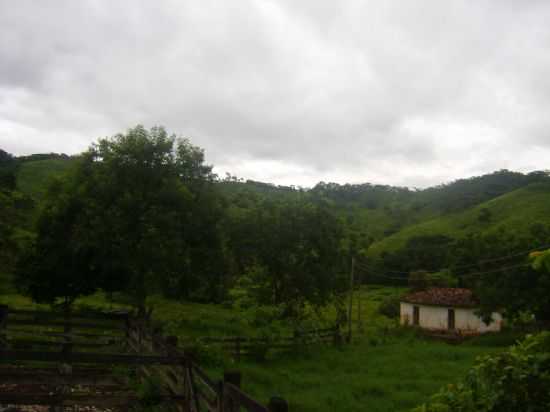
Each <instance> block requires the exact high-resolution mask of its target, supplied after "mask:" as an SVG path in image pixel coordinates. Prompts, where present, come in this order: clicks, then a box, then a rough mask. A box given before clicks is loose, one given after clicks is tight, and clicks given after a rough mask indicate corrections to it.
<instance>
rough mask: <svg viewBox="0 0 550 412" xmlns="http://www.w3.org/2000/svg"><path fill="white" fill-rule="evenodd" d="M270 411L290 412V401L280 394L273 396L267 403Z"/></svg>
mask: <svg viewBox="0 0 550 412" xmlns="http://www.w3.org/2000/svg"><path fill="white" fill-rule="evenodd" d="M267 409H269V412H288V402H287V401H286V400H284V399H283V398H281V397H280V396H272V397H271V399H270V400H269V403H268V404H267Z"/></svg>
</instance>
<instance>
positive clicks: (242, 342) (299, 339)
mask: <svg viewBox="0 0 550 412" xmlns="http://www.w3.org/2000/svg"><path fill="white" fill-rule="evenodd" d="M199 341H200V342H203V343H213V344H219V345H221V347H222V349H224V350H226V351H227V352H229V353H231V355H232V356H233V358H234V359H235V360H237V361H239V360H240V359H241V357H242V356H248V355H252V354H254V353H255V351H257V350H258V349H265V350H270V349H278V350H295V349H296V348H297V347H300V346H303V345H312V344H317V343H325V344H335V345H338V344H340V343H342V335H341V333H340V327H339V326H333V327H330V328H323V329H313V330H308V331H300V332H295V333H294V334H293V335H292V336H280V337H276V338H273V339H268V338H257V337H247V336H224V337H214V336H205V337H202V338H199Z"/></svg>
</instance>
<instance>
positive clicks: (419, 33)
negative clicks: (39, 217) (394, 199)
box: [0, 0, 550, 186]
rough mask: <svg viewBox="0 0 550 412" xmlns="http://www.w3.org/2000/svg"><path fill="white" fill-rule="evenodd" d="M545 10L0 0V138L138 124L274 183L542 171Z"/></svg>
mask: <svg viewBox="0 0 550 412" xmlns="http://www.w3.org/2000/svg"><path fill="white" fill-rule="evenodd" d="M549 20H550V3H547V2H542V1H541V2H529V3H525V2H521V3H520V2H514V1H496V0H495V1H479V2H459V1H451V2H440V1H435V0H434V1H421V2H413V3H408V2H407V3H405V2H401V1H386V2H363V1H352V0H349V1H342V2H333V1H321V0H315V1H305V0H304V1H300V2H295V1H286V0H285V1H283V0H281V1H274V0H271V1H269V0H264V1H251V0H249V1H243V2H221V1H213V0H210V1H200V2H198V1H197V2H193V1H190V2H179V1H169V0H166V1H158V2H155V3H154V4H153V3H150V2H146V1H117V2H115V3H113V2H109V1H106V0H103V1H92V0H90V1H79V2H74V1H58V2H55V3H53V5H52V4H51V3H48V4H45V3H37V2H33V1H25V0H20V1H18V2H12V1H8V0H0V147H2V148H3V149H5V150H8V151H11V152H14V153H17V154H27V153H32V152H44V151H48V152H49V151H57V152H68V153H74V152H78V151H80V150H83V149H84V148H85V147H86V146H87V145H88V144H90V143H91V142H92V141H94V140H96V139H97V138H98V137H102V136H106V135H111V134H115V133H117V132H120V131H123V130H125V129H127V128H128V127H132V126H134V125H136V124H138V123H142V124H145V125H146V126H152V125H155V124H162V125H164V126H165V127H166V128H167V129H168V130H169V131H170V132H174V133H177V134H180V135H184V136H187V137H190V138H191V139H192V141H193V142H194V143H195V144H197V145H199V146H202V147H204V148H205V149H206V151H207V157H208V160H209V161H210V162H212V163H214V164H215V165H216V166H217V170H218V171H220V172H222V174H223V172H225V171H229V172H231V173H233V174H238V175H242V177H244V178H252V179H256V180H264V181H272V182H276V183H281V184H295V185H312V184H314V183H315V182H317V181H319V180H325V181H339V182H345V181H349V182H364V181H372V182H376V183H389V184H400V185H409V186H425V185H429V184H436V183H440V182H441V181H446V180H450V179H453V178H459V177H463V176H469V175H471V174H479V173H485V172H490V171H493V170H495V169H500V168H504V167H507V168H512V169H519V170H524V171H527V170H530V169H544V168H547V167H548V166H547V163H546V162H545V159H547V158H548V157H547V154H548V151H549V150H550V136H549V135H548V130H550V128H549V127H550V118H549V117H548V115H547V113H548V112H549V108H550V107H549V106H550V80H549V78H548V75H547V73H548V72H549V70H550V54H549V53H548V51H549V49H550V25H548V24H547V22H548V21H549Z"/></svg>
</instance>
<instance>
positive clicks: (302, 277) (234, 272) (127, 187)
mask: <svg viewBox="0 0 550 412" xmlns="http://www.w3.org/2000/svg"><path fill="white" fill-rule="evenodd" d="M49 159H54V160H59V159H67V160H68V159H69V158H68V157H67V156H66V155H56V154H46V155H31V156H26V157H24V158H14V157H12V156H10V155H9V154H7V153H5V152H1V153H0V179H1V181H2V182H3V183H2V189H1V194H2V197H0V207H1V208H2V216H10V213H11V214H13V216H14V218H10V219H3V220H2V221H1V222H0V230H2V233H3V234H4V235H3V236H2V241H3V242H4V243H5V245H3V247H2V251H3V257H0V259H3V261H4V262H6V263H5V264H3V267H4V268H5V270H6V272H15V274H16V285H17V287H18V288H19V290H20V291H22V292H23V293H25V294H27V295H30V296H32V297H33V298H34V299H35V300H37V301H40V302H49V303H54V302H57V303H64V304H70V303H71V302H72V301H73V300H74V299H75V298H77V297H78V296H82V295H86V294H89V293H93V292H94V291H96V290H98V289H101V290H104V291H106V292H108V293H113V292H117V291H123V292H124V293H126V294H129V295H130V296H132V298H133V299H134V302H135V304H136V305H137V306H139V307H141V308H143V307H144V303H145V300H146V296H147V295H148V294H150V293H163V294H164V295H166V296H168V297H172V298H182V299H188V300H195V301H203V302H222V301H224V300H226V299H228V297H235V296H241V297H243V296H245V297H246V299H247V300H248V301H250V302H253V303H255V304H260V305H261V304H265V305H277V306H280V307H282V308H283V312H284V313H285V314H287V315H295V314H297V313H299V312H300V310H302V309H303V308H304V307H315V306H321V305H324V304H326V303H327V302H329V301H333V300H338V299H341V298H342V296H343V295H342V294H343V292H344V291H345V290H346V289H347V286H348V281H347V280H346V279H347V277H348V275H349V271H350V261H351V257H352V256H358V257H360V256H362V255H364V254H365V252H366V251H367V250H368V248H369V246H370V245H371V244H372V243H373V242H375V241H376V240H379V239H381V238H382V237H384V236H388V235H390V234H391V233H393V232H395V231H397V230H399V228H401V227H404V226H406V225H408V224H410V223H413V222H416V221H419V220H422V219H426V218H429V217H433V216H437V215H440V214H444V213H449V212H450V211H451V212H454V211H457V210H462V209H466V208H469V207H471V206H472V205H476V204H479V203H481V202H484V201H487V200H489V199H492V198H495V197H497V196H500V195H502V194H504V193H507V192H510V191H513V190H515V189H517V188H519V187H523V186H526V185H529V184H531V183H533V182H539V181H548V180H549V177H548V174H547V173H546V172H534V173H530V174H526V175H525V174H521V173H515V172H510V171H506V170H502V171H498V172H495V173H492V174H489V175H485V176H481V177H475V178H471V179H464V180H459V181H456V182H453V183H451V184H448V185H442V186H438V187H435V188H430V189H425V190H411V189H408V188H401V187H392V186H384V185H371V184H360V185H349V184H346V185H339V184H335V183H324V182H321V183H319V184H317V185H316V186H315V187H313V188H311V189H303V188H299V187H298V188H297V187H294V186H276V185H271V184H266V183H262V182H254V181H242V180H241V179H238V178H236V177H234V176H231V175H227V176H226V177H225V178H223V179H221V178H219V177H218V176H216V175H215V174H214V173H213V171H212V167H211V166H210V165H207V164H206V163H205V160H204V152H203V150H202V149H200V148H198V147H196V146H194V145H193V144H191V142H189V141H188V140H182V139H177V138H176V137H174V136H169V135H168V134H167V132H166V131H165V130H164V129H163V128H153V129H151V130H146V129H144V128H143V127H140V126H138V127H136V128H134V129H131V130H129V131H128V132H127V133H125V134H119V135H116V136H114V137H112V138H108V139H101V140H99V141H98V142H97V143H96V144H94V145H92V146H91V147H90V149H89V150H88V151H86V152H85V153H83V154H81V155H80V156H77V157H72V158H71V162H70V163H71V167H70V168H69V170H68V172H67V173H66V175H65V176H64V177H63V178H59V179H56V180H54V182H53V183H52V184H51V185H50V187H49V188H48V190H47V192H46V195H45V196H44V198H43V199H42V200H41V201H40V202H39V204H38V205H37V206H36V208H37V209H38V213H33V214H32V215H33V218H32V220H31V219H29V213H28V212H27V210H28V205H29V203H28V202H27V203H25V201H24V200H25V199H27V200H29V199H28V198H26V197H25V196H24V195H21V194H20V193H19V192H18V191H17V187H16V179H15V174H16V171H17V167H18V165H21V164H22V162H30V161H37V160H38V161H42V160H49ZM25 204H26V206H24V205H25ZM35 216H36V217H35ZM483 219H491V216H483V214H480V221H481V220H483ZM22 233H26V234H27V235H26V236H21V234H22ZM29 233H32V235H29ZM530 233H531V235H529V236H527V237H526V236H522V237H519V236H517V235H516V234H515V233H507V232H497V233H496V234H493V235H491V236H481V235H479V236H478V235H471V236H467V237H465V238H460V239H454V238H451V237H447V236H443V235H423V236H416V237H413V238H411V239H409V240H408V242H407V243H406V245H405V246H404V247H402V248H401V249H399V250H397V251H395V252H391V253H387V252H386V253H383V254H382V255H381V258H380V259H379V260H378V261H375V262H369V265H371V268H372V269H373V270H374V273H379V274H382V275H383V276H381V277H380V278H376V276H373V275H372V273H370V274H369V276H368V277H366V278H364V279H365V280H366V281H368V282H371V281H372V282H376V283H387V284H392V283H398V284H402V282H400V281H399V280H400V279H403V280H404V281H405V282H406V281H407V279H408V278H409V275H410V274H411V273H413V272H426V273H429V274H430V276H434V272H437V271H440V270H441V269H443V270H445V271H446V272H448V274H450V275H451V276H452V277H453V278H454V279H455V280H456V283H457V284H459V285H463V286H469V287H470V286H474V287H477V284H476V283H475V282H473V281H472V279H473V277H472V278H470V277H469V275H471V274H473V273H476V272H479V271H487V270H492V269H495V268H496V265H495V264H494V263H479V262H481V261H482V260H483V259H486V258H487V257H490V256H502V255H505V254H506V253H511V252H517V251H518V250H522V249H529V247H531V246H532V245H533V244H543V243H546V241H547V240H548V239H549V236H550V234H549V230H548V228H547V227H545V226H543V225H539V226H536V225H535V226H533V227H532V228H531V231H530ZM548 243H550V242H548ZM8 244H9V245H8ZM524 257H525V256H522V257H516V260H514V261H513V262H518V261H521V259H524ZM16 260H17V261H18V265H17V268H15V262H16ZM526 270H529V269H528V268H527V269H526ZM503 273H506V272H501V273H498V279H506V277H505V276H502V275H503ZM512 273H517V271H516V272H510V275H509V277H508V278H507V279H508V280H507V281H506V282H507V283H506V282H505V283H506V284H507V285H514V282H513V275H512ZM495 276H497V275H495ZM443 277H444V278H445V277H446V275H445V276H443ZM396 279H397V280H396ZM486 279H488V278H486ZM522 279H523V278H522ZM525 279H531V280H532V279H534V277H533V275H531V274H530V273H528V274H527V275H526V276H525ZM536 279H538V278H536ZM531 284H533V283H532V282H531ZM535 284H538V283H536V282H535ZM501 289H505V288H501ZM494 290H495V289H494V288H492V289H491V288H488V287H485V288H484V289H483V291H481V289H480V294H482V293H485V296H486V301H487V302H489V303H490V305H489V306H491V307H493V306H494V305H497V304H499V299H502V295H499V294H498V293H496V292H494ZM525 290H526V291H528V290H529V288H526V289H525ZM544 290H548V288H546V289H544ZM491 291H493V292H491ZM489 292H491V293H489ZM525 293H529V292H525ZM518 301H519V302H523V303H521V304H518V305H517V306H518V309H517V310H518V312H519V311H520V308H525V307H527V305H526V303H525V302H526V300H525V299H524V298H521V299H518ZM539 306H540V305H539ZM534 310H536V311H538V312H540V313H544V312H545V311H546V310H547V306H545V305H542V306H540V307H537V308H534ZM545 316H546V315H545Z"/></svg>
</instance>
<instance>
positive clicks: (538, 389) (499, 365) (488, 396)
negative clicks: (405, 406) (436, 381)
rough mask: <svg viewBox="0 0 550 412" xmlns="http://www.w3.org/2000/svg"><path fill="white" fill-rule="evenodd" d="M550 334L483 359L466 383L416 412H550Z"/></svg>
mask: <svg viewBox="0 0 550 412" xmlns="http://www.w3.org/2000/svg"><path fill="white" fill-rule="evenodd" d="M549 387H550V332H544V333H541V334H539V335H536V336H529V337H528V338H527V339H525V340H524V341H523V342H520V343H518V344H517V345H516V346H514V347H512V348H511V349H510V350H509V351H507V352H504V353H501V354H498V355H487V356H483V357H481V358H480V359H479V360H478V361H477V364H476V366H475V367H474V368H472V369H471V370H470V372H469V373H468V375H467V377H466V379H465V380H464V381H463V382H461V383H459V384H456V385H448V386H447V387H446V388H444V389H442V390H441V391H440V392H439V393H438V394H436V395H434V396H433V397H432V399H431V400H430V402H428V404H425V405H422V406H420V407H418V408H416V409H414V411H415V412H453V411H461V412H513V411H520V410H521V411H533V412H544V411H548V410H550V391H549V390H548V388H549Z"/></svg>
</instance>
